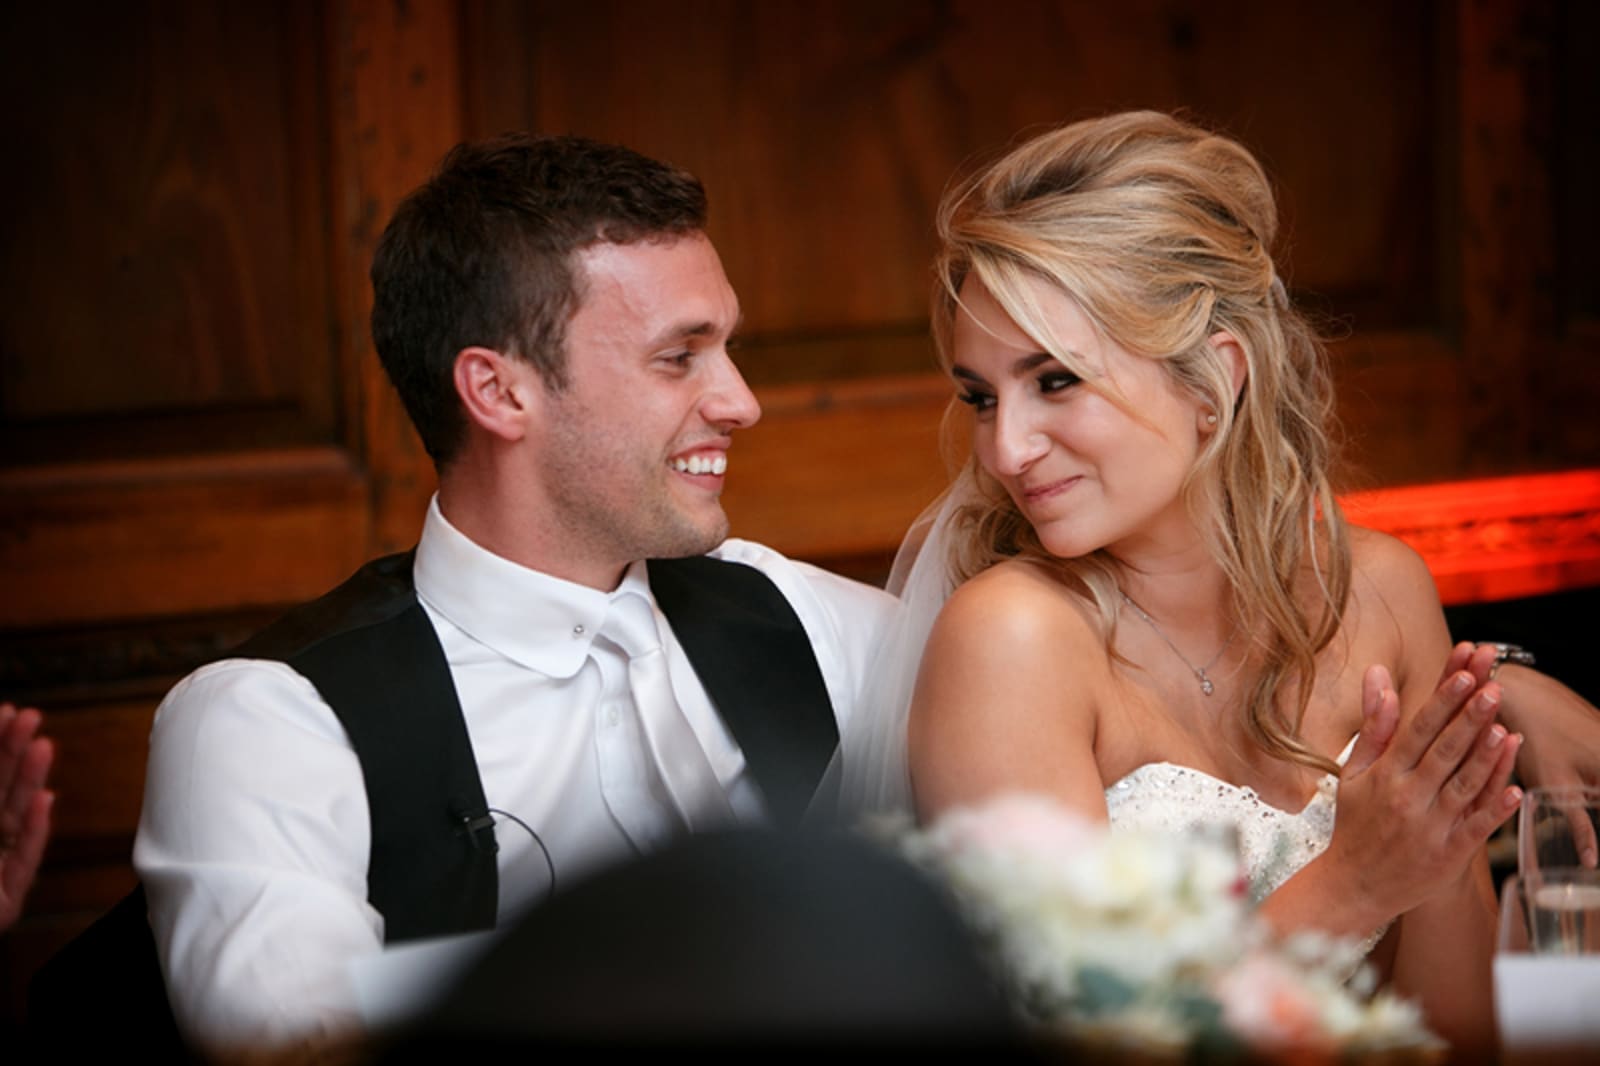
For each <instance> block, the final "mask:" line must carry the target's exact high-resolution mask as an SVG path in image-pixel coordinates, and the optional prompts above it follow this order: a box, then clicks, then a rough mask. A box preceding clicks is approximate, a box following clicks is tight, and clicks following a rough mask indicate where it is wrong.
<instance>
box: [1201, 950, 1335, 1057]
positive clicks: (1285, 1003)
mask: <svg viewBox="0 0 1600 1066" xmlns="http://www.w3.org/2000/svg"><path fill="white" fill-rule="evenodd" d="M1213 991H1214V992H1215V994H1216V996H1217V1000H1218V1002H1220V1003H1221V1005H1222V1019H1223V1022H1224V1024H1226V1026H1227V1027H1228V1029H1229V1030H1231V1031H1232V1032H1234V1033H1236V1034H1238V1035H1239V1036H1241V1037H1243V1038H1244V1040H1245V1041H1246V1042H1247V1043H1249V1044H1250V1046H1252V1047H1255V1048H1261V1049H1267V1050H1274V1049H1285V1048H1304V1049H1314V1048H1319V1047H1326V1046H1328V1045H1329V1043H1330V1041H1329V1039H1328V1034H1327V1032H1326V1031H1324V1029H1323V1025H1322V1009H1321V1004H1320V1003H1319V1002H1318V1000H1317V997H1316V995H1315V993H1314V992H1313V991H1312V990H1311V989H1310V988H1308V987H1307V986H1306V984H1305V983H1304V982H1303V981H1302V979H1301V977H1300V975H1299V974H1298V973H1297V972H1296V971H1295V970H1293V969H1292V968H1291V967H1289V966H1288V965H1287V964H1286V963H1285V962H1284V961H1283V960H1282V959H1279V958H1275V957H1273V956H1270V955H1260V954H1256V955H1251V956H1249V957H1247V958H1245V959H1243V960H1242V961H1240V963H1239V964H1238V965H1237V966H1234V967H1233V968H1231V969H1229V970H1227V971H1225V972H1224V973H1223V974H1222V976H1221V977H1220V978H1218V979H1217V981H1216V983H1215V987H1214V989H1213Z"/></svg>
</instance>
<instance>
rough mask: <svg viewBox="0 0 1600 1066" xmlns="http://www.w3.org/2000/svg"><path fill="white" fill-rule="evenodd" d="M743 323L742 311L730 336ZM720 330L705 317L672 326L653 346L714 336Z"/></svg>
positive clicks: (729, 334)
mask: <svg viewBox="0 0 1600 1066" xmlns="http://www.w3.org/2000/svg"><path fill="white" fill-rule="evenodd" d="M743 325H744V312H743V311H740V312H739V317H738V318H736V319H734V322H733V329H731V330H729V331H728V336H730V337H731V336H733V335H734V334H736V333H738V332H739V329H740V327H742V326H743ZM718 332H719V327H718V326H717V324H716V323H715V322H712V321H711V320H710V319H703V320H701V321H699V322H684V323H681V324H679V325H676V326H671V327H669V328H668V329H666V330H665V331H664V332H662V334H661V335H660V336H659V337H658V338H657V339H656V341H655V344H654V345H652V347H660V346H662V345H667V344H672V343H674V342H675V341H685V340H692V339H695V338H699V337H714V336H716V335H717V333H718Z"/></svg>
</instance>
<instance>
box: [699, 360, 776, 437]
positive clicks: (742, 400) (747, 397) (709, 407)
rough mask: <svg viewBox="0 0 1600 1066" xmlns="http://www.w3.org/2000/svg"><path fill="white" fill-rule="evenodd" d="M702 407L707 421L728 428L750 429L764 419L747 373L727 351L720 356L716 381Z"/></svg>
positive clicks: (702, 412)
mask: <svg viewBox="0 0 1600 1066" xmlns="http://www.w3.org/2000/svg"><path fill="white" fill-rule="evenodd" d="M700 410H701V414H703V415H704V416H705V420H706V421H707V422H710V423H711V424H712V425H715V426H721V427H724V428H726V429H747V428H749V427H750V426H753V425H755V424H756V422H757V421H759V420H760V418H761V404H760V403H758V402H757V401H756V394H755V393H753V392H751V391H750V386H749V385H747V384H745V380H744V375H743V374H741V373H739V368H738V367H737V366H734V364H733V360H732V359H730V358H729V357H728V355H727V353H726V352H724V353H723V354H722V355H721V357H720V365H719V366H718V367H717V373H716V380H715V381H713V382H712V384H711V388H710V390H709V391H708V392H707V394H706V397H705V400H704V402H703V403H702V404H701V408H700Z"/></svg>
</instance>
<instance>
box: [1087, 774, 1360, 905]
mask: <svg viewBox="0 0 1600 1066" xmlns="http://www.w3.org/2000/svg"><path fill="white" fill-rule="evenodd" d="M1338 784H1339V781H1338V778H1336V777H1334V776H1333V775H1332V774H1327V775H1325V776H1324V777H1323V779H1322V780H1321V782H1319V783H1318V785H1317V792H1316V795H1314V796H1313V797H1312V798H1311V801H1310V802H1309V803H1307V804H1306V805H1305V807H1304V809H1302V810H1300V811H1299V812H1291V811H1285V810H1281V809H1279V808H1277V807H1274V806H1272V805H1271V804H1270V803H1267V802H1266V801H1265V800H1263V799H1262V798H1261V797H1260V796H1258V795H1256V792H1255V790H1254V789H1251V788H1245V787H1242V786H1239V785H1233V784H1229V783H1228V782H1226V781H1222V780H1219V779H1218V778H1215V777H1212V776H1211V775H1210V774H1208V773H1204V772H1203V771H1200V770H1194V769H1191V768H1189V767H1187V766H1178V765H1177V764H1175V763H1169V762H1157V763H1146V764H1145V765H1143V766H1141V767H1139V768H1138V769H1136V770H1134V771H1133V772H1132V773H1130V774H1128V775H1127V776H1125V777H1123V778H1122V780H1120V781H1118V782H1117V783H1116V784H1114V785H1112V786H1111V787H1110V788H1108V789H1106V809H1107V811H1108V813H1109V814H1110V820H1111V825H1112V827H1113V828H1129V829H1139V830H1144V831H1147V832H1154V833H1175V834H1182V833H1190V832H1193V831H1194V830H1196V829H1198V828H1200V827H1202V826H1215V825H1218V824H1232V825H1234V826H1236V827H1237V828H1238V835H1239V856H1240V859H1241V861H1242V862H1243V864H1244V870H1245V874H1246V876H1247V877H1248V878H1249V880H1250V893H1251V895H1252V896H1253V897H1254V898H1256V899H1261V898H1263V897H1265V896H1266V895H1267V894H1269V893H1270V892H1272V891H1273V890H1274V889H1276V888H1277V887H1278V886H1279V885H1281V884H1283V883H1284V882H1285V881H1287V880H1288V879H1289V878H1290V877H1292V876H1294V874H1295V873H1297V872H1298V871H1299V870H1300V868H1301V867H1302V866H1304V865H1306V863H1308V862H1310V861H1311V860H1312V859H1314V858H1316V857H1317V856H1318V855H1319V854H1321V853H1322V851H1323V849H1325V848H1326V847H1327V846H1328V841H1330V840H1331V839H1333V813H1334V798H1335V796H1336V794H1337V791H1338Z"/></svg>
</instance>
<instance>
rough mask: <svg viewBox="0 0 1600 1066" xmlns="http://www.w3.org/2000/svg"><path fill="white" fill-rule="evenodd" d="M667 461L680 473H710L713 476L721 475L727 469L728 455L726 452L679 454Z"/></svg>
mask: <svg viewBox="0 0 1600 1066" xmlns="http://www.w3.org/2000/svg"><path fill="white" fill-rule="evenodd" d="M669 462H670V464H671V466H672V469H674V470H676V471H677V472H678V473H680V474H693V475H702V474H710V475H711V476H713V477H721V476H722V475H723V474H724V473H726V472H727V469H728V455H727V453H726V452H716V453H712V454H705V455H689V456H682V455H680V456H678V457H677V458H675V459H671V460H669Z"/></svg>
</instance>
